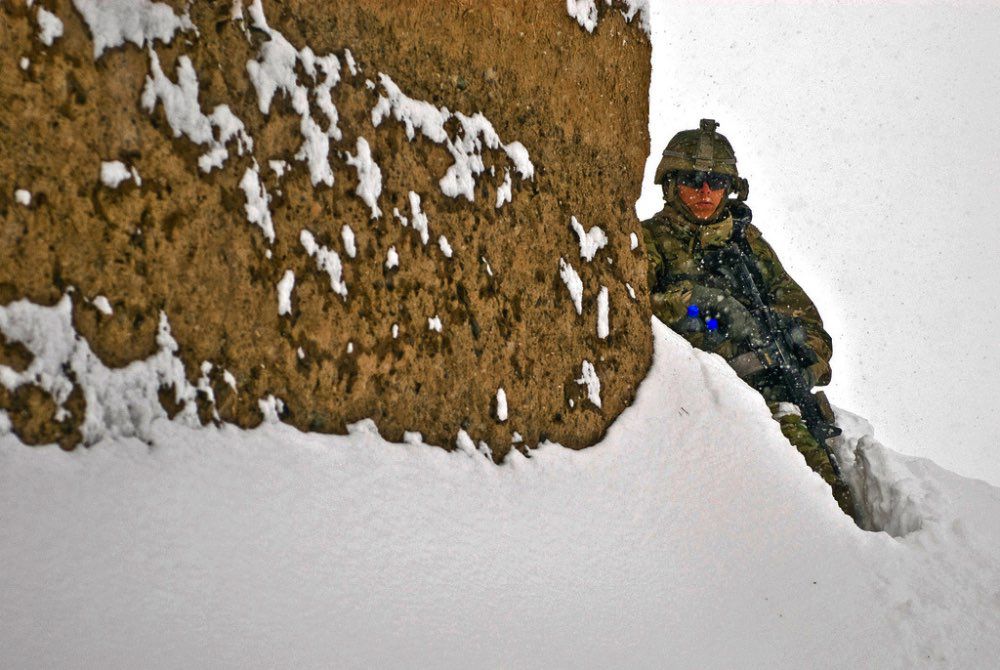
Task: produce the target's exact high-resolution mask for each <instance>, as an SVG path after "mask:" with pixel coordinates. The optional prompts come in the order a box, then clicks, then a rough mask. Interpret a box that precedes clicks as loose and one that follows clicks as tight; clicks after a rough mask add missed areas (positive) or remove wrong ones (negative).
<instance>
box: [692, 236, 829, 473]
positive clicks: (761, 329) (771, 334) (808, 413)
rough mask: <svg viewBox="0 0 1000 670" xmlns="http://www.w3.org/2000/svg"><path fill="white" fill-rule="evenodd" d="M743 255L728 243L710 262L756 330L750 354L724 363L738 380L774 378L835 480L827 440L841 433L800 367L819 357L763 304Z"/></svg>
mask: <svg viewBox="0 0 1000 670" xmlns="http://www.w3.org/2000/svg"><path fill="white" fill-rule="evenodd" d="M740 223H743V222H740ZM748 256H749V253H748V252H746V251H744V249H743V248H742V246H741V245H740V244H739V243H738V242H736V241H732V242H730V244H729V246H728V247H726V248H725V249H723V250H722V251H721V252H717V256H716V257H715V258H714V259H711V260H710V264H711V265H714V266H715V268H714V269H716V270H717V271H720V272H724V273H725V274H728V275H729V276H730V277H731V278H732V279H733V280H734V282H735V284H736V286H737V287H738V289H739V290H740V292H741V293H743V295H744V297H746V298H747V299H748V301H749V303H750V305H751V307H750V310H749V311H750V314H751V315H752V316H753V317H754V320H755V321H756V322H757V325H758V331H757V333H756V334H755V336H754V337H753V338H752V341H751V342H750V343H749V344H750V346H751V349H752V350H751V351H750V352H749V353H746V354H743V355H742V356H737V357H736V358H734V359H732V360H731V361H729V363H730V365H731V366H732V367H733V368H734V369H735V370H736V372H737V373H738V374H739V375H740V377H743V378H746V377H748V376H752V375H754V374H757V373H759V372H765V371H767V372H769V373H771V374H772V375H774V377H775V378H776V381H777V383H778V384H780V386H782V387H783V388H784V389H785V390H786V391H787V393H788V395H789V400H790V401H791V402H792V403H794V404H795V405H797V406H798V407H799V410H800V411H801V412H802V420H803V421H804V422H805V425H806V428H807V429H808V430H809V433H810V434H811V435H812V436H813V438H815V440H816V441H817V442H819V444H820V445H822V447H823V449H824V450H825V451H826V454H827V456H828V457H829V459H830V465H831V466H833V472H834V474H835V475H836V476H837V477H838V478H839V477H840V476H841V474H840V465H839V464H838V463H837V459H836V457H835V456H834V454H833V452H832V451H831V449H830V445H828V444H827V442H826V441H827V440H828V439H829V438H831V437H836V436H837V435H840V433H841V430H840V428H838V427H837V426H836V425H835V424H834V416H833V410H832V409H831V408H830V403H829V401H828V400H827V399H826V395H825V394H824V393H823V392H822V391H820V392H818V393H816V394H815V395H813V393H812V388H811V386H810V384H809V382H808V381H807V379H806V376H805V373H804V368H806V367H808V366H809V365H811V364H812V363H815V362H816V361H817V360H818V358H817V357H816V354H815V353H814V352H813V351H812V350H811V349H809V348H808V347H807V346H806V344H805V337H804V332H803V330H802V328H801V326H798V325H792V326H791V327H789V326H788V324H787V323H786V321H785V319H784V317H779V315H777V314H775V312H774V311H773V310H772V309H771V308H770V307H768V306H767V304H766V303H765V302H764V299H763V298H762V297H761V293H760V288H759V287H758V281H757V280H756V279H755V272H756V266H754V267H753V270H751V263H752V260H751V258H749V257H748ZM706 260H709V259H706Z"/></svg>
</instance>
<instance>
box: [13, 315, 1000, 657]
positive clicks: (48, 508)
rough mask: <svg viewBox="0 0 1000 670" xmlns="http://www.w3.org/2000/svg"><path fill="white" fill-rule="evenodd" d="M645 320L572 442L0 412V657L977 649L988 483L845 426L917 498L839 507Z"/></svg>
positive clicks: (733, 394)
mask: <svg viewBox="0 0 1000 670" xmlns="http://www.w3.org/2000/svg"><path fill="white" fill-rule="evenodd" d="M653 325H654V334H655V343H656V354H655V360H654V364H653V367H652V369H651V370H650V374H649V376H648V378H647V379H646V380H645V381H644V382H643V384H642V386H641V387H640V389H639V392H638V395H637V397H636V401H635V404H634V405H633V406H632V407H630V408H629V409H627V410H626V411H625V412H624V413H623V414H622V415H621V416H620V417H619V419H618V420H617V421H616V422H615V423H614V424H613V425H612V426H611V428H610V430H609V432H608V434H607V436H606V437H605V439H604V440H603V441H602V442H601V443H600V444H599V445H597V446H596V447H593V448H590V449H587V450H584V451H580V452H577V451H570V450H567V449H564V448H562V447H560V446H558V445H555V444H549V443H546V444H544V445H542V446H541V448H539V449H537V450H535V451H532V452H531V457H530V458H526V457H525V456H523V455H521V454H520V453H519V452H517V451H514V452H512V453H511V455H510V456H509V457H508V459H507V461H506V462H505V463H504V464H502V465H501V466H495V465H494V464H493V463H492V462H490V460H489V459H488V458H487V457H486V456H484V455H483V454H482V453H481V452H480V451H479V450H478V448H477V443H476V439H475V437H474V436H470V435H468V434H467V433H465V432H464V431H462V432H458V431H456V444H457V446H459V447H460V448H459V449H457V450H456V451H454V452H451V453H448V452H445V451H443V450H441V449H435V448H431V447H427V446H425V445H422V444H420V439H419V436H418V435H416V434H411V435H409V439H408V441H407V443H405V444H390V443H387V442H385V441H384V440H383V439H382V438H381V437H379V435H378V433H377V431H376V429H375V427H374V425H373V424H372V423H371V422H369V421H362V422H360V423H357V424H354V425H352V426H351V427H350V434H349V435H346V436H342V437H339V436H320V435H310V434H302V433H299V432H297V431H295V430H294V429H292V428H290V427H287V426H285V425H282V424H280V423H276V424H269V425H265V426H263V427H261V428H259V429H257V430H254V431H248V432H244V431H240V430H237V429H234V428H232V427H223V428H221V429H215V428H209V429H200V430H193V429H191V428H188V427H185V426H183V425H181V424H179V423H177V422H169V421H166V420H162V419H157V420H154V421H152V422H151V423H150V428H151V433H150V439H151V442H152V444H153V445H154V446H153V447H152V448H150V447H149V446H147V444H145V443H142V442H138V441H136V440H133V439H118V440H109V441H105V442H103V443H101V444H99V445H96V446H94V447H92V448H90V449H79V450H77V451H75V452H72V453H64V452H62V451H60V450H59V449H57V448H55V447H45V448H36V449H31V448H27V447H25V446H23V445H21V444H19V443H18V442H17V440H16V439H15V438H14V437H13V436H10V435H8V436H6V437H0V510H3V512H2V514H0V533H2V535H3V537H4V538H5V541H4V542H3V543H0V562H2V564H3V565H4V570H3V571H0V645H2V647H3V648H4V650H5V651H4V656H5V658H6V659H14V660H16V661H17V662H18V664H19V665H22V666H36V667H37V666H46V667H81V666H84V667H107V666H117V667H121V666H141V667H152V668H158V667H164V668H166V667H178V666H200V665H203V664H204V662H205V659H206V658H210V659H212V663H213V665H217V666H220V667H273V666H276V665H288V664H293V665H296V666H306V667H334V666H335V667H345V666H350V667H359V666H379V667H413V666H414V665H433V666H435V667H481V666H489V667H495V666H497V665H504V666H527V667H568V666H574V667H576V666H581V667H608V666H613V667H622V666H643V667H649V666H657V667H662V666H670V667H769V668H802V667H810V668H844V667H880V668H912V667H918V666H919V667H926V666H935V667H991V666H992V664H993V660H994V658H995V657H996V655H997V654H998V653H1000V558H998V557H997V553H996V547H997V546H1000V490H998V489H996V488H993V487H990V486H988V485H986V484H983V483H981V482H976V481H972V480H968V479H964V478H962V477H959V476H957V475H953V474H951V473H948V472H946V471H943V470H941V469H940V468H937V467H935V466H933V464H931V463H929V462H926V461H919V460H918V459H906V458H903V457H900V456H898V455H897V454H895V453H893V452H892V451H890V450H888V449H885V448H884V447H881V446H877V443H875V442H874V440H873V438H872V437H871V435H870V434H867V435H866V434H865V429H864V426H859V425H855V426H848V430H847V431H845V438H844V444H845V445H847V446H848V450H849V449H852V448H853V449H856V448H857V447H858V445H861V450H862V452H863V453H866V454H867V455H866V456H865V458H866V459H867V460H868V462H869V463H871V464H875V463H878V465H877V466H876V465H872V466H870V467H869V468H868V470H867V474H866V475H865V477H867V478H869V479H870V480H871V482H872V483H873V485H877V486H882V487H886V486H888V489H887V490H889V489H892V488H893V487H894V486H895V488H896V489H897V490H901V489H900V487H902V486H903V484H902V482H903V481H904V480H907V479H909V480H911V484H909V485H906V486H908V491H909V493H907V494H906V497H907V501H908V502H906V503H905V505H906V506H909V509H910V510H911V512H907V514H910V513H912V514H913V515H915V516H917V517H919V518H920V519H921V523H920V524H919V528H918V529H912V530H911V531H910V532H909V533H908V534H906V535H905V536H903V537H901V538H899V539H895V538H893V537H891V536H890V535H888V534H886V533H870V532H865V531H862V530H860V529H858V528H857V527H856V526H855V525H854V524H853V523H851V521H850V520H849V519H848V518H847V517H845V516H844V515H843V514H841V513H840V511H839V509H838V508H837V505H836V503H835V502H834V501H833V498H832V496H831V495H830V491H829V489H828V488H827V486H826V485H825V484H824V483H823V481H822V480H821V479H820V478H819V477H818V476H817V475H815V474H814V473H813V472H812V471H811V470H809V468H808V467H807V466H806V465H805V463H804V462H803V459H802V458H801V456H799V454H798V453H797V452H796V451H795V450H794V449H793V448H792V447H791V446H790V445H789V444H788V443H787V442H786V441H785V440H784V439H783V438H782V437H781V434H780V431H779V429H778V427H777V424H776V423H775V422H774V421H773V420H771V419H770V417H769V415H768V410H767V407H766V406H765V404H764V403H763V401H762V400H761V399H760V397H759V396H757V394H755V393H754V392H753V391H752V390H751V389H749V388H747V387H746V386H745V385H743V384H742V382H740V381H739V380H738V379H737V377H736V376H735V375H734V374H733V373H732V371H731V370H730V369H729V368H728V366H727V365H726V364H725V363H724V362H723V361H722V360H721V359H719V358H718V357H716V356H712V355H706V354H704V353H702V352H700V351H697V350H694V349H692V348H691V347H690V346H688V345H687V343H686V342H684V341H683V340H682V339H681V338H680V337H678V336H676V335H675V334H673V333H672V332H671V331H669V330H668V329H667V328H665V327H664V326H662V324H659V322H654V324H653ZM9 326H10V322H9V321H8V322H6V323H5V325H4V329H5V332H6V331H7V330H9ZM279 403H280V401H278V400H277V399H268V400H267V401H266V402H265V404H267V410H268V412H269V414H270V415H271V417H272V419H273V420H276V419H277V417H278V415H279V413H280V409H281V406H280V404H279ZM841 416H842V417H846V416H848V415H846V414H844V413H842V414H841ZM0 418H3V415H2V414H0ZM508 420H510V419H508ZM0 423H3V421H0ZM863 438H864V439H863ZM862 443H864V444H862ZM865 445H867V446H865ZM889 472H895V473H896V474H895V475H893V476H894V477H895V479H894V481H896V484H892V483H891V482H890V483H887V482H886V481H885V480H884V479H882V474H880V473H889ZM903 473H905V476H904V474H903ZM921 488H922V489H924V490H928V491H929V490H932V489H933V490H934V491H936V494H935V495H922V496H921V495H916V494H914V492H915V491H918V490H919V489H921ZM45 631H58V634H52V635H50V634H47V633H46V632H45Z"/></svg>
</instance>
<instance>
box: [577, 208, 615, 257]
mask: <svg viewBox="0 0 1000 670" xmlns="http://www.w3.org/2000/svg"><path fill="white" fill-rule="evenodd" d="M570 226H572V227H573V232H575V233H576V236H577V238H579V240H580V258H583V259H584V260H586V261H587V262H588V263H589V262H590V261H592V260H594V254H596V253H597V252H598V251H600V250H601V249H603V248H604V247H605V245H607V243H608V236H607V235H605V234H604V231H603V230H602V229H601V227H600V226H594V227H593V228H591V229H590V230H589V231H587V232H584V230H583V226H582V225H581V224H580V222H579V221H577V220H576V217H575V216H571V217H570Z"/></svg>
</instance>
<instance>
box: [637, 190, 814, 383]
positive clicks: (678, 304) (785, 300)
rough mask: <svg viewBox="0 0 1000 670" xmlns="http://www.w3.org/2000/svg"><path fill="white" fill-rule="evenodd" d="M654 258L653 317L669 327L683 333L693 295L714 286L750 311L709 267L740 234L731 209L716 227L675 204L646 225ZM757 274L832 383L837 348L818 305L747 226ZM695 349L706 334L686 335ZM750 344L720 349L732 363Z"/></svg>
mask: <svg viewBox="0 0 1000 670" xmlns="http://www.w3.org/2000/svg"><path fill="white" fill-rule="evenodd" d="M642 227H643V235H644V237H645V246H646V253H647V255H648V258H649V288H650V297H651V301H652V307H653V314H655V315H656V316H657V317H658V318H659V319H660V320H661V321H663V322H664V323H665V324H667V325H668V326H670V327H672V328H674V329H675V330H676V329H678V326H679V324H680V323H681V321H682V320H683V319H684V317H685V316H686V313H687V307H688V305H691V304H693V302H694V301H693V295H694V294H695V293H696V292H698V291H701V290H703V289H704V288H708V289H710V290H715V291H721V292H723V293H726V294H728V295H730V296H731V297H733V298H735V299H737V300H738V301H739V302H740V303H741V304H742V305H743V306H744V307H747V308H749V307H750V305H749V304H747V303H748V300H747V299H746V298H745V297H743V296H741V295H740V292H739V291H738V290H736V289H735V287H733V286H731V285H729V282H728V280H727V279H726V278H725V277H723V276H722V275H720V274H719V273H715V272H712V271H711V270H709V269H708V268H707V267H706V262H705V256H706V252H708V253H711V252H712V251H715V250H720V249H722V248H723V247H725V246H727V245H728V244H729V242H730V240H731V239H733V235H734V223H733V216H732V214H731V213H730V211H729V210H728V209H727V211H726V212H725V214H724V215H723V216H722V217H721V218H720V219H719V220H717V221H715V222H714V223H710V224H700V225H696V224H694V223H691V222H690V221H688V220H687V219H686V218H685V217H684V216H683V215H681V214H680V213H679V212H678V211H677V210H676V209H674V208H673V207H672V206H671V205H669V204H668V205H667V206H666V207H664V208H663V210H662V211H660V212H659V213H658V214H656V215H655V216H653V218H651V219H649V220H647V221H644V222H643V224H642ZM743 234H744V238H745V239H746V241H747V243H748V244H749V248H750V251H752V253H753V256H754V260H755V261H756V266H757V271H758V274H759V276H760V278H761V279H762V280H763V284H764V286H760V287H758V288H759V289H760V291H761V294H762V296H763V299H764V302H765V304H767V305H768V306H769V307H770V308H771V309H772V310H773V311H774V312H775V313H777V314H779V315H781V316H784V317H787V318H789V319H794V321H795V322H797V323H798V324H799V325H801V326H802V328H803V330H804V331H805V343H806V345H807V346H808V347H809V348H810V349H811V350H812V351H813V352H814V353H815V354H816V356H817V358H818V359H819V360H818V362H816V363H814V364H813V365H811V366H810V367H809V372H810V374H811V375H812V377H813V379H814V380H815V381H816V383H817V384H818V385H824V384H828V383H830V357H831V355H832V354H833V345H832V341H831V339H830V336H829V335H828V334H827V332H826V331H825V330H824V329H823V321H822V319H821V318H820V315H819V312H818V311H817V309H816V306H815V305H814V304H813V303H812V301H811V300H810V299H809V296H807V295H806V293H805V291H803V290H802V288H801V287H800V286H799V285H798V284H796V283H795V281H794V280H793V279H792V278H791V277H790V276H788V273H787V272H785V270H784V268H783V267H781V263H780V261H778V256H777V255H776V254H775V253H774V250H773V249H771V247H770V245H769V244H768V243H767V242H765V241H764V239H763V237H761V233H760V231H759V230H758V229H757V228H756V227H754V226H753V225H752V224H747V225H746V227H745V228H744V233H743ZM683 334H684V337H685V338H687V339H688V341H690V342H691V344H692V345H694V346H696V347H699V348H705V347H704V346H703V337H704V335H702V333H683ZM749 349H750V347H749V346H748V344H747V343H745V342H741V341H739V340H738V339H737V338H733V339H729V338H727V339H726V340H725V341H724V342H723V344H722V345H721V346H719V347H718V348H716V349H715V351H716V352H717V353H719V354H720V355H722V356H723V357H724V358H726V359H727V360H731V359H733V358H734V357H736V356H739V355H740V354H743V353H746V352H747V351H749Z"/></svg>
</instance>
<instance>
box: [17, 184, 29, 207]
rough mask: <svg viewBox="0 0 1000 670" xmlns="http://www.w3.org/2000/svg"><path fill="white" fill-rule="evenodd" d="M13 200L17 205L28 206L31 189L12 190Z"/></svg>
mask: <svg viewBox="0 0 1000 670" xmlns="http://www.w3.org/2000/svg"><path fill="white" fill-rule="evenodd" d="M14 201H15V202H16V203H17V204H19V205H24V206H25V207H28V206H29V205H31V191H26V190H24V189H23V188H19V189H17V190H16V191H14Z"/></svg>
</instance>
